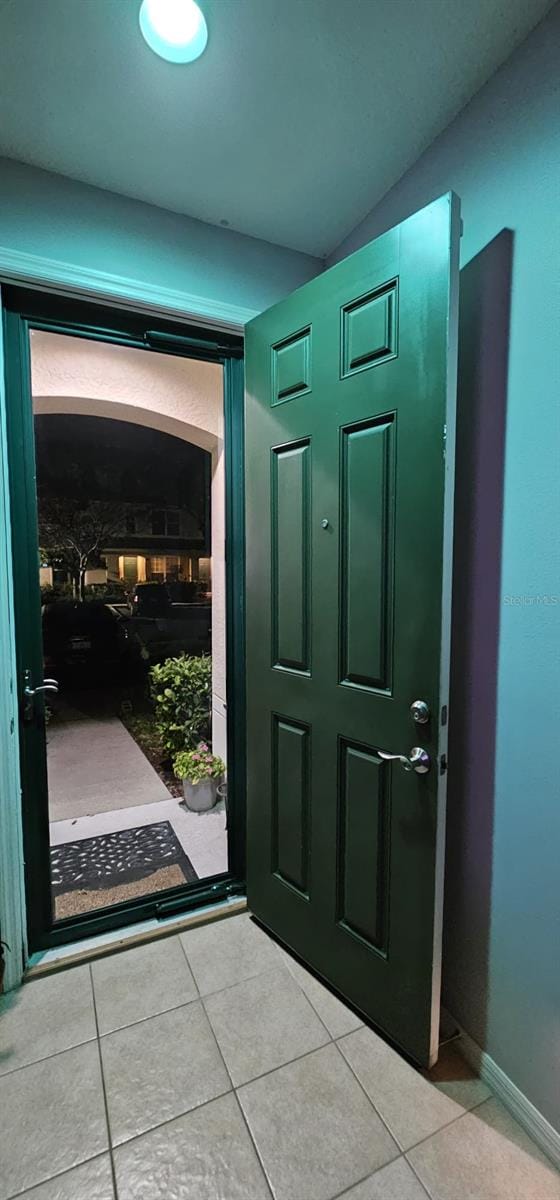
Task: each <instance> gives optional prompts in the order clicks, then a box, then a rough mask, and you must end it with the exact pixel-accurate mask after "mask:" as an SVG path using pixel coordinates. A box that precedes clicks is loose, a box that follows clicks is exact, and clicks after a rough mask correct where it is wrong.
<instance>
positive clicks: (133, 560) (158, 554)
mask: <svg viewBox="0 0 560 1200" xmlns="http://www.w3.org/2000/svg"><path fill="white" fill-rule="evenodd" d="M102 554H103V558H104V560H105V578H106V579H107V580H108V581H110V580H122V581H124V583H125V584H127V585H128V584H135V583H143V582H144V581H145V580H154V581H156V582H158V583H172V582H179V581H180V582H190V581H191V580H197V579H203V580H204V581H208V582H209V579H210V559H209V556H208V549H207V547H206V545H205V541H204V535H203V532H202V530H201V529H200V528H199V527H197V525H196V522H195V521H194V520H193V517H192V516H191V514H190V513H188V512H186V511H185V510H184V509H183V510H182V509H179V508H145V507H143V506H140V505H133V504H128V505H127V506H126V511H125V519H124V528H123V530H122V532H121V530H119V531H118V532H117V533H116V534H115V535H114V536H113V537H112V538H111V541H110V543H109V544H107V545H106V546H104V547H103V551H102ZM94 573H95V574H96V575H97V574H98V573H97V572H91V573H90V574H94ZM87 582H91V583H96V582H101V580H98V579H97V578H96V579H91V580H87Z"/></svg>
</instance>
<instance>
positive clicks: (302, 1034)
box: [205, 966, 329, 1087]
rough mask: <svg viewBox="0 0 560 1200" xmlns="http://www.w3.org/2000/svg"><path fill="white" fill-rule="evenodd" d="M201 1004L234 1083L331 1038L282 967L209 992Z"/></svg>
mask: <svg viewBox="0 0 560 1200" xmlns="http://www.w3.org/2000/svg"><path fill="white" fill-rule="evenodd" d="M205 1005H206V1011H207V1013H208V1016H209V1018H210V1021H211V1024H212V1027H213V1029H214V1033H215V1034H216V1037H217V1039H218V1044H219V1046H220V1050H221V1051H222V1054H223V1056H224V1058H225V1060H226V1064H227V1068H228V1070H229V1072H230V1075H231V1077H232V1080H233V1082H234V1084H235V1086H236V1087H238V1086H239V1084H242V1083H247V1082H248V1081H249V1080H250V1079H254V1078H255V1077H256V1076H257V1075H262V1074H263V1073H264V1072H265V1071H271V1070H272V1069H273V1068H274V1067H280V1066H282V1065H283V1064H284V1063H287V1062H291V1060H292V1059H293V1058H298V1057H299V1056H300V1055H302V1054H306V1053H307V1052H308V1051H309V1050H316V1049H317V1048H318V1047H319V1046H324V1044H325V1042H328V1040H329V1035H328V1033H327V1031H326V1029H325V1026H324V1025H323V1024H322V1022H321V1021H320V1020H319V1018H318V1016H317V1014H316V1012H315V1010H314V1009H313V1008H312V1006H311V1004H310V1003H309V1001H308V1000H307V998H306V997H305V996H304V994H303V992H302V990H301V988H299V987H298V985H297V983H296V982H295V979H293V977H292V976H291V975H290V972H289V971H287V970H286V968H285V967H283V966H280V969H279V970H277V971H268V972H267V973H266V974H265V975H258V976H257V977H256V978H255V979H246V980H245V981H244V982H243V983H237V984H235V985H234V987H232V988H226V990H225V991H222V992H216V993H215V994H214V995H212V996H207V997H206V1000H205Z"/></svg>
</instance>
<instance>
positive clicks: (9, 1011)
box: [0, 966, 96, 1075]
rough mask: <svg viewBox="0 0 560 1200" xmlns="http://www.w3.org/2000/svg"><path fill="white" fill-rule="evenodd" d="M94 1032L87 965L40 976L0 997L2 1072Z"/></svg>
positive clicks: (63, 1048) (49, 1053)
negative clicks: (43, 977)
mask: <svg viewBox="0 0 560 1200" xmlns="http://www.w3.org/2000/svg"><path fill="white" fill-rule="evenodd" d="M95 1036H96V1028H95V1013H94V1008H93V992H92V988H91V977H90V972H89V967H87V966H84V967H74V968H73V969H72V970H70V971H59V972H58V973H57V974H56V975H49V976H48V977H47V978H46V979H36V980H34V981H33V982H32V983H26V984H24V986H23V987H20V988H17V989H16V990H15V991H13V992H8V993H7V995H6V996H2V997H0V1075H2V1074H4V1072H6V1071H13V1070H15V1069H16V1068H17V1067H23V1066H26V1065H27V1064H28V1063H32V1062H38V1061H39V1059H41V1058H47V1057H48V1056H49V1055H51V1054H58V1053H59V1052H60V1051H61V1050H69V1049H70V1047H71V1046H79V1045H80V1044H81V1043H82V1042H88V1041H90V1040H91V1039H92V1038H95Z"/></svg>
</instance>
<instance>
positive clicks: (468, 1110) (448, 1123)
mask: <svg viewBox="0 0 560 1200" xmlns="http://www.w3.org/2000/svg"><path fill="white" fill-rule="evenodd" d="M495 1099H496V1097H495V1096H494V1094H493V1093H490V1095H489V1096H485V1097H484V1100H479V1101H478V1102H477V1103H476V1104H473V1106H472V1108H465V1109H463V1112H460V1113H458V1114H457V1116H456V1117H452V1118H451V1120H450V1121H446V1122H445V1125H440V1126H439V1129H434V1131H433V1133H428V1134H427V1135H426V1137H423V1138H420V1140H419V1141H418V1142H414V1145H413V1146H409V1147H408V1150H403V1154H405V1155H408V1154H411V1153H412V1151H413V1150H416V1149H417V1148H418V1146H423V1145H424V1142H429V1141H430V1138H433V1137H437V1135H438V1133H443V1131H444V1129H449V1128H450V1126H451V1125H456V1124H457V1121H462V1120H463V1117H468V1115H469V1113H473V1112H476V1110H477V1109H478V1108H482V1105H483V1104H487V1103H488V1101H489V1100H495ZM411 1165H412V1164H411Z"/></svg>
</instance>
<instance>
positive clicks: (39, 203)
mask: <svg viewBox="0 0 560 1200" xmlns="http://www.w3.org/2000/svg"><path fill="white" fill-rule="evenodd" d="M147 169H148V165H147ZM2 248H6V249H7V250H8V251H11V252H13V251H19V252H22V253H24V254H31V255H40V256H42V257H46V258H48V259H51V260H52V261H53V263H63V264H70V265H72V266H73V267H75V268H78V269H81V270H85V271H102V272H107V273H108V274H109V275H116V276H122V277H124V278H126V279H129V280H132V281H135V282H136V283H141V284H144V285H147V286H148V287H152V288H154V289H155V290H156V291H159V289H161V288H163V289H170V290H172V291H175V292H179V293H180V292H185V293H189V294H193V295H195V296H198V297H201V298H202V299H203V300H205V301H215V302H217V303H218V304H225V305H234V306H239V307H241V308H242V309H246V310H247V311H246V315H245V318H244V319H245V320H249V319H250V316H252V315H254V314H255V313H257V312H261V311H262V310H263V309H265V308H268V306H269V305H271V304H274V303H275V302H276V301H277V300H279V299H281V297H282V296H285V295H286V294H287V293H288V292H290V291H291V290H292V289H293V288H295V287H299V285H300V284H301V283H304V282H305V281H306V280H307V279H310V278H312V276H313V275H316V274H317V273H318V272H319V271H320V270H322V263H321V261H320V260H319V259H315V258H312V257H311V256H309V255H306V254H300V253H298V252H297V251H295V250H286V249H284V248H282V247H280V246H273V245H271V243H269V242H262V241H260V240H259V239H258V238H250V237H245V236H244V235H243V234H240V233H234V232H232V231H231V230H229V229H218V228H217V227H215V226H212V225H206V224H205V223H204V222H203V221H194V220H192V219H191V218H189V217H183V216H179V215H178V214H176V213H171V212H167V211H165V210H164V209H161V208H154V207H152V206H151V205H149V204H143V203H142V202H141V201H139V200H129V199H126V198H125V197H123V196H117V195H115V194H114V193H113V192H106V191H103V190H101V189H100V188H94V187H90V186H89V185H88V184H83V183H76V182H75V181H73V180H71V179H66V178H65V177H64V176H62V175H53V174H51V173H50V172H48V171H41V170H38V169H37V168H36V167H29V166H25V165H24V164H23V163H18V162H14V161H12V160H11V159H6V158H0V263H1V261H2V252H1V251H2Z"/></svg>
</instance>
